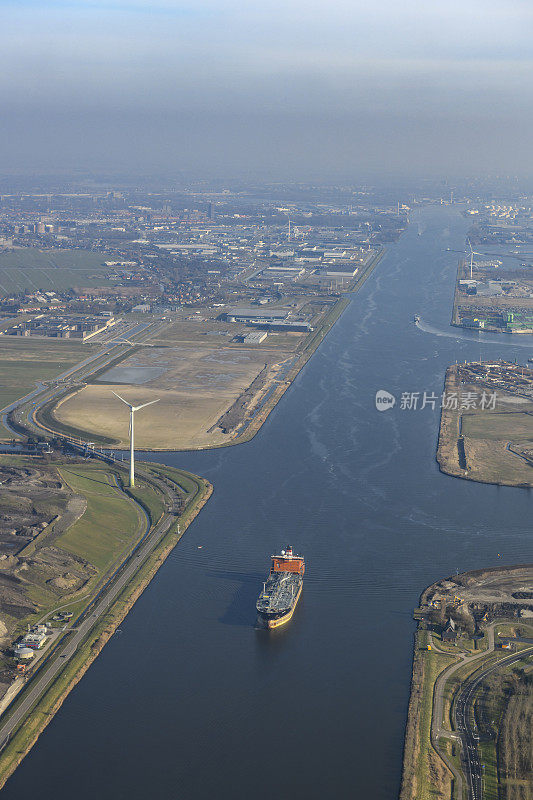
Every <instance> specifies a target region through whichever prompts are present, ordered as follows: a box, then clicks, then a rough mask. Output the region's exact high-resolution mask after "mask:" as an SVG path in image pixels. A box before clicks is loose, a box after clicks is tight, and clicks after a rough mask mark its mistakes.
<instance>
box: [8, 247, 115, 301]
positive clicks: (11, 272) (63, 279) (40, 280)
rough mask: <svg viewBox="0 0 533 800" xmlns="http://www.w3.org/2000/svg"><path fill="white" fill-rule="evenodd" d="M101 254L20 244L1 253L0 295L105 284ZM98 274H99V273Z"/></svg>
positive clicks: (108, 283) (108, 282)
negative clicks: (20, 245) (42, 248)
mask: <svg viewBox="0 0 533 800" xmlns="http://www.w3.org/2000/svg"><path fill="white" fill-rule="evenodd" d="M103 262H104V256H103V255H102V254H101V253H91V252H89V251H86V250H39V249H38V248H35V247H21V248H17V249H15V250H7V251H5V252H1V253H0V296H7V295H9V294H12V293H15V292H23V291H36V290H37V289H41V290H43V291H52V292H54V291H56V292H57V291H64V290H66V289H72V288H74V287H84V286H108V285H110V281H108V280H106V279H105V278H104V274H105V272H107V270H108V268H107V267H105V266H104V263H103ZM98 273H101V276H100V275H99V274H98Z"/></svg>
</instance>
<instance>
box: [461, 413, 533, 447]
mask: <svg viewBox="0 0 533 800" xmlns="http://www.w3.org/2000/svg"><path fill="white" fill-rule="evenodd" d="M461 433H463V434H464V435H465V436H470V437H472V438H473V439H492V440H501V439H513V440H514V441H521V440H523V439H533V414H526V413H524V412H522V411H517V412H509V413H504V412H501V411H500V412H494V413H490V412H483V413H480V414H463V418H462V427H461Z"/></svg>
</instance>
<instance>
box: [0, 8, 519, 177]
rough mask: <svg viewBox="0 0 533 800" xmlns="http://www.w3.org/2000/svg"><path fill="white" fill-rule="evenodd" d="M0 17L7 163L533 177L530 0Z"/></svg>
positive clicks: (33, 12) (140, 170)
mask: <svg viewBox="0 0 533 800" xmlns="http://www.w3.org/2000/svg"><path fill="white" fill-rule="evenodd" d="M0 19H1V25H0V172H1V171H6V170H21V171H25V170H26V171H32V170H41V171H55V170H57V171H63V170H69V169H80V170H95V171H105V170H111V171H116V172H129V173H131V174H149V173H150V172H154V173H156V172H158V173H161V172H168V173H169V174H187V175H197V176H198V177H209V176H222V177H224V176H230V175H247V174H248V175H250V176H261V177H264V178H269V179H274V180H283V179H284V178H287V179H289V180H293V179H296V180H316V179H319V180H330V179H335V180H352V179H353V180H356V179H357V178H358V177H368V176H372V175H374V174H375V175H381V176H387V175H389V174H390V175H395V176H400V177H401V176H403V175H409V176H413V175H416V176H425V175H427V176H436V175H438V176H440V175H442V176H459V175H468V176H477V175H502V174H512V175H515V174H516V175H522V176H530V175H531V173H532V172H533V162H532V160H531V158H530V149H531V144H530V142H531V139H532V135H531V132H532V131H533V102H532V100H533V44H532V42H533V3H532V2H531V0H499V2H495V0H423V1H422V0H364V1H363V0H262V1H261V2H257V0H241V1H240V2H239V1H238V0H184V2H179V1H178V0H151V2H147V1H146V0H16V1H15V0H13V1H12V0H1V2H0Z"/></svg>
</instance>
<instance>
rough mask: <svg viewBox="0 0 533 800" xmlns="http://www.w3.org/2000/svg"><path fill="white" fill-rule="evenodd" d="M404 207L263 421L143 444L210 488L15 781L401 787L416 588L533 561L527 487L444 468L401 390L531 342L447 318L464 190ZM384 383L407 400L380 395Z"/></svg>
mask: <svg viewBox="0 0 533 800" xmlns="http://www.w3.org/2000/svg"><path fill="white" fill-rule="evenodd" d="M412 216H413V220H412V221H415V222H416V220H417V218H418V217H419V218H420V223H421V229H422V228H423V233H422V234H421V235H420V236H418V232H417V231H418V226H417V225H410V226H409V228H408V230H407V231H406V233H405V234H404V235H403V236H402V238H401V239H400V241H399V242H398V243H397V244H394V245H391V246H390V247H389V249H388V252H387V254H386V255H385V257H384V258H383V260H382V262H381V264H380V265H379V267H378V269H377V270H376V271H375V272H374V273H373V275H372V276H371V277H370V278H369V279H368V281H367V282H366V284H365V285H364V286H363V287H362V289H361V290H360V292H358V294H357V295H356V296H355V297H354V298H353V300H352V302H351V303H350V305H349V307H348V308H347V309H346V311H345V312H344V313H343V314H342V316H341V318H340V319H339V320H338V322H337V323H336V324H335V326H334V327H333V329H332V330H331V332H330V333H329V334H328V336H327V337H326V339H325V340H324V341H323V342H322V343H321V345H320V347H319V348H318V350H317V351H316V352H315V353H314V355H313V357H312V358H311V359H310V360H309V361H308V362H307V364H306V365H305V367H304V368H303V370H302V371H301V372H300V373H299V374H298V376H297V377H296V379H295V381H294V383H293V385H292V388H291V391H290V392H286V393H285V394H284V396H283V398H282V399H281V401H280V402H279V403H278V404H277V405H276V407H275V408H274V409H273V411H272V412H271V414H270V415H269V417H268V419H267V420H266V422H265V424H264V425H263V427H262V428H261V430H260V431H259V432H258V434H257V435H256V436H255V437H254V439H253V440H252V441H250V442H248V443H247V444H244V445H242V447H238V448H224V449H221V450H216V451H207V452H198V453H177V454H175V455H174V454H172V453H160V454H155V453H151V454H150V456H149V457H148V458H149V460H151V461H159V462H163V463H168V464H171V465H176V466H180V467H183V468H184V469H188V470H190V471H191V472H194V473H196V474H200V475H203V476H205V477H206V478H207V479H208V480H209V481H210V482H211V483H212V484H213V485H214V486H215V492H214V494H213V496H212V498H211V499H210V501H209V503H208V504H207V506H206V507H205V508H204V510H203V511H202V514H201V515H200V516H199V517H198V519H197V520H196V521H195V523H194V525H193V526H191V527H190V529H189V531H188V533H187V536H186V537H185V538H184V539H182V541H181V542H180V544H179V546H178V547H177V548H175V549H174V550H173V551H172V553H171V554H170V556H169V558H168V559H167V561H166V562H165V564H164V566H163V567H162V568H161V569H160V570H159V572H158V573H157V575H156V577H155V578H154V580H153V581H152V582H151V583H150V585H149V586H148V587H147V588H146V590H145V591H144V593H143V595H142V596H141V597H140V598H139V600H138V601H137V603H136V604H135V606H134V608H133V609H132V610H131V612H130V613H129V614H128V616H127V618H126V620H125V621H124V623H122V624H121V630H122V633H121V634H120V636H115V637H113V638H112V639H111V640H110V641H109V643H108V644H107V645H106V647H105V648H104V650H103V651H102V653H101V655H100V657H99V658H98V659H97V660H96V661H95V663H94V664H93V666H92V667H91V669H90V670H89V671H88V673H87V674H86V676H85V677H84V679H83V681H81V682H80V683H79V684H78V686H76V688H75V689H74V690H73V691H72V693H71V694H70V695H69V697H68V698H67V700H66V702H65V703H64V705H63V707H62V708H61V710H60V712H59V713H58V714H57V715H56V717H55V718H54V720H53V721H52V723H51V724H50V725H49V727H48V728H47V731H46V735H45V736H43V737H41V739H40V740H39V742H38V743H37V745H36V746H35V747H34V748H33V750H32V752H31V753H30V754H29V756H28V757H27V759H26V760H25V761H24V763H23V764H22V765H21V766H20V768H19V769H18V770H17V772H16V773H15V774H14V776H13V777H12V778H11V779H10V781H9V782H8V783H7V784H6V786H5V788H4V790H3V792H4V797H5V798H8V800H9V799H10V798H18V797H20V796H21V794H22V793H23V792H26V791H29V790H30V788H31V787H32V786H35V785H36V781H37V782H38V781H40V780H41V777H42V775H46V785H47V789H48V790H49V791H50V793H51V792H53V793H54V795H55V797H56V800H66V798H67V797H70V794H71V788H72V786H75V787H76V794H77V797H78V800H85V799H86V798H87V800H89V798H91V799H92V797H93V796H94V794H95V793H96V794H97V795H98V796H99V797H100V798H102V799H103V800H107V799H108V798H109V800H111V798H115V797H116V796H119V797H120V796H127V797H128V800H131V799H132V798H133V800H137V799H138V800H141V799H142V800H144V798H146V797H148V796H150V797H154V798H166V797H173V796H175V795H176V794H177V793H179V796H180V797H183V798H186V799H187V800H189V799H191V800H192V799H194V800H204V799H205V800H207V798H210V797H214V796H216V797H220V798H231V799H232V800H233V798H235V797H239V798H240V797H248V796H253V797H254V798H256V799H257V800H263V798H264V800H266V798H268V797H269V796H270V794H271V789H272V785H271V780H270V778H271V771H270V770H271V764H275V765H276V781H277V785H279V786H281V787H283V791H284V792H285V795H284V797H286V798H288V799H289V798H290V800H300V798H302V799H303V798H306V800H308V799H309V798H311V799H312V800H315V799H316V800H322V798H323V797H324V796H326V795H331V794H334V795H336V796H338V797H349V796H352V795H353V794H356V795H357V794H358V795H360V796H362V797H371V798H372V800H391V798H395V797H397V795H398V791H399V786H400V778H401V766H402V752H403V739H404V730H405V722H406V711H407V704H408V698H409V685H410V677H411V664H412V637H413V635H414V629H415V628H414V623H413V620H412V609H413V608H414V607H415V606H416V604H417V601H418V596H419V593H420V587H421V586H428V585H430V584H431V583H433V582H434V581H435V580H437V579H438V578H440V577H441V576H442V575H446V574H455V572H456V570H457V569H458V568H459V569H460V570H466V569H475V568H478V567H482V566H487V565H490V564H491V563H493V562H494V560H495V559H496V557H497V553H500V554H501V555H502V561H503V563H518V562H524V561H533V546H532V543H531V534H530V524H529V519H530V518H531V512H532V510H533V508H532V500H531V497H530V493H528V492H517V490H516V489H506V488H503V487H494V486H486V485H483V484H474V483H471V482H467V481H457V480H454V479H453V478H449V477H447V476H445V475H442V474H441V473H440V472H439V470H438V466H437V463H436V461H435V448H436V442H437V434H438V427H439V412H438V410H432V409H431V408H430V407H426V408H425V409H424V410H420V409H417V410H407V409H404V410H402V408H401V396H402V393H404V392H423V391H428V392H429V391H434V392H435V394H436V395H437V396H438V395H440V393H441V392H442V382H443V376H444V372H445V369H446V367H447V366H448V365H449V364H450V363H453V362H454V361H455V360H456V359H459V360H474V358H479V356H480V354H481V355H482V356H487V357H490V358H496V357H501V356H503V357H505V358H510V359H512V358H514V357H515V355H516V356H518V357H519V358H522V359H523V357H524V355H525V351H524V349H523V348H522V349H520V348H518V347H517V348H516V349H514V347H513V346H512V343H511V342H508V343H505V342H504V341H502V342H500V343H494V342H490V341H489V342H483V341H481V340H480V338H479V335H478V334H471V335H468V333H467V332H464V331H459V330H457V331H456V330H455V329H453V328H450V325H449V322H450V319H449V316H450V303H451V300H452V297H453V290H454V284H455V269H456V263H455V256H454V255H453V253H450V252H447V251H446V247H451V248H452V249H460V248H462V247H463V245H464V237H465V235H466V228H467V224H466V222H465V220H464V219H463V218H462V216H461V214H460V213H459V212H458V211H456V210H455V209H454V208H453V207H452V208H449V207H443V208H441V207H438V208H435V207H430V208H427V209H422V210H420V211H417V212H414V213H413V215H412ZM416 313H420V314H421V315H422V318H423V320H424V323H425V324H427V325H428V327H431V329H432V330H431V331H427V330H420V329H419V328H417V327H416V326H415V325H414V324H413V322H412V320H413V317H414V314H416ZM450 332H451V334H452V335H451V336H450V335H449V334H450ZM456 333H457V335H456ZM493 338H496V337H493ZM522 343H523V342H522ZM510 345H511V346H510ZM380 389H384V390H386V391H389V392H390V393H392V394H394V395H395V397H396V398H397V402H396V405H395V406H394V408H393V409H391V410H389V411H387V412H378V411H377V410H376V407H375V394H376V392H377V391H378V390H380ZM289 542H290V543H291V544H292V545H294V547H295V548H296V549H297V550H298V551H299V552H302V553H303V554H304V555H305V558H306V567H307V569H306V579H305V586H304V590H303V594H302V598H301V601H300V603H299V605H298V609H297V611H296V613H295V615H294V617H293V619H292V621H291V623H290V624H289V625H288V626H285V629H281V630H280V631H278V632H274V634H275V635H274V636H272V635H269V634H268V633H266V634H265V632H264V631H256V630H255V627H254V626H255V600H256V597H257V594H258V593H259V590H260V588H261V586H262V580H263V577H264V576H263V573H264V564H265V559H267V560H268V557H269V556H270V554H271V553H272V552H275V551H276V550H277V549H278V548H279V547H280V546H283V545H286V544H288V543H289ZM280 695H283V696H284V697H285V696H287V697H288V698H289V700H290V702H285V701H284V702H283V703H282V704H281V703H280ZM267 751H268V758H267V756H266V753H267ZM57 753H61V759H59V760H58V759H57Z"/></svg>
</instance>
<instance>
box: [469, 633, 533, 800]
mask: <svg viewBox="0 0 533 800" xmlns="http://www.w3.org/2000/svg"><path fill="white" fill-rule="evenodd" d="M532 653H533V647H529V648H527V649H525V650H521V651H520V652H519V653H514V654H513V655H510V656H507V657H506V658H501V659H499V660H498V661H497V662H496V664H491V665H490V666H488V667H486V668H485V669H483V668H482V669H480V670H479V671H478V672H477V673H476V674H475V675H474V676H473V677H471V678H469V679H468V680H467V681H465V683H464V685H463V687H462V689H461V691H460V692H459V694H458V696H457V700H456V703H455V706H454V712H453V714H454V722H455V728H456V730H457V732H458V734H459V736H460V737H461V745H462V757H463V763H464V772H465V777H466V782H467V787H468V797H469V800H482V798H483V765H482V763H481V760H480V756H479V750H478V741H479V736H478V733H477V732H476V728H475V722H474V713H473V709H472V701H473V699H474V694H475V692H476V689H477V687H478V686H479V684H480V683H481V681H482V680H484V678H486V677H487V675H490V674H491V673H492V672H496V671H497V670H499V669H501V667H502V666H509V664H514V663H515V662H516V661H521V660H522V659H523V658H524V657H525V656H527V655H530V654H532Z"/></svg>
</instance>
